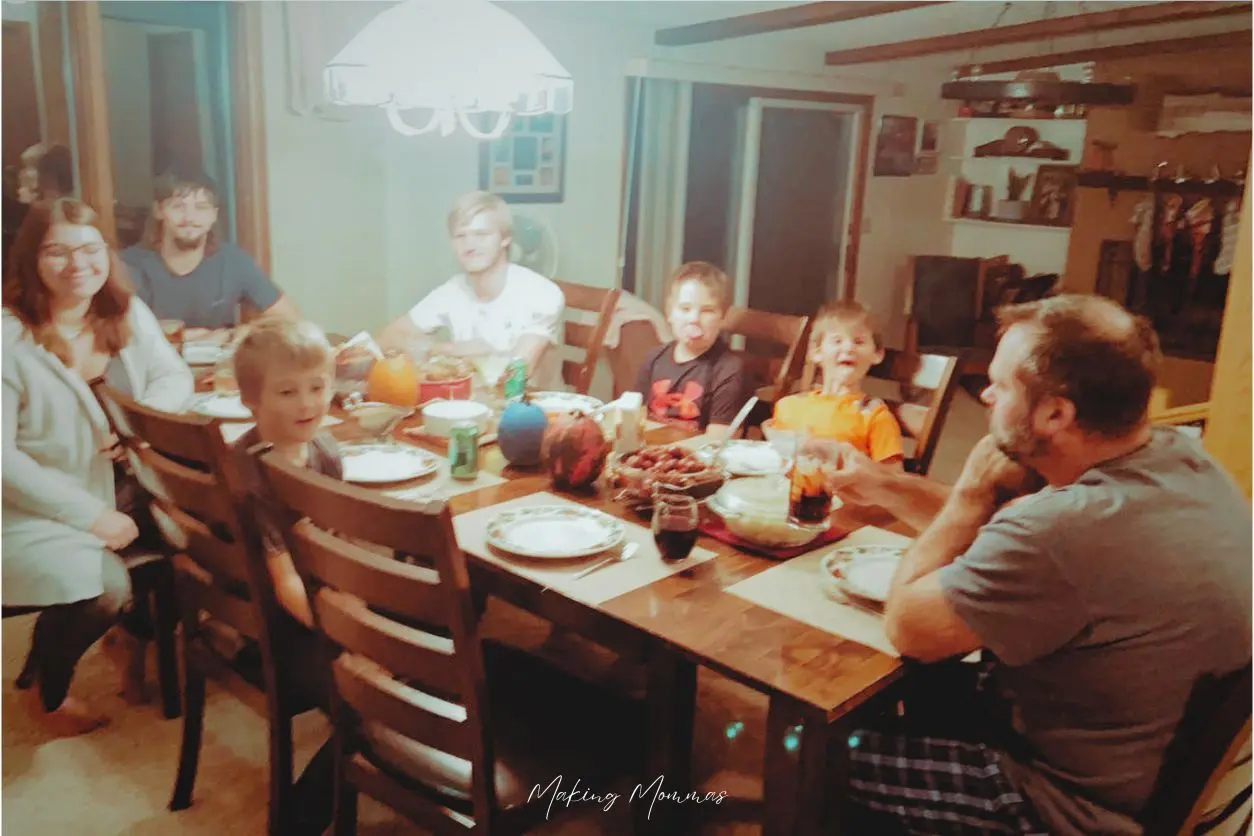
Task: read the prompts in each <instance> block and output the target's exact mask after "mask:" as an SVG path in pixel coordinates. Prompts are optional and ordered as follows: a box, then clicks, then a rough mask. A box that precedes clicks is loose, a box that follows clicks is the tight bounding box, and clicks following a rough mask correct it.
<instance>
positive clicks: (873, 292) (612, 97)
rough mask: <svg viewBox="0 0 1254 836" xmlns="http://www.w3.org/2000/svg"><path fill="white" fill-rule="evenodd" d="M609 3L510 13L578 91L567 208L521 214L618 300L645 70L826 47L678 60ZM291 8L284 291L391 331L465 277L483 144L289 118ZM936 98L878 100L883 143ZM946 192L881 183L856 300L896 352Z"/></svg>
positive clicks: (910, 182)
mask: <svg viewBox="0 0 1254 836" xmlns="http://www.w3.org/2000/svg"><path fill="white" fill-rule="evenodd" d="M317 5H318V6H319V7H337V8H336V9H335V12H334V14H335V20H336V23H337V26H348V27H356V28H359V27H360V26H362V25H364V24H365V23H366V22H367V21H368V20H370V19H371V18H372V17H373V16H374V15H376V14H378V13H379V11H381V10H382V9H384V8H386V7H387V5H389V4H386V3H374V2H361V3H356V2H354V3H342V2H331V3H319V4H317ZM595 5H596V4H595V3H586V4H575V3H510V4H509V5H508V9H509V11H510V12H511V13H513V14H515V15H516V16H517V17H518V18H519V19H520V20H522V21H523V22H524V23H526V24H527V25H528V27H529V28H531V30H532V31H533V32H534V33H535V34H536V35H537V37H539V38H540V40H541V41H543V42H544V43H545V44H546V46H548V48H549V49H550V51H552V52H553V54H554V55H555V56H556V57H557V58H558V60H560V61H561V62H562V63H563V64H564V65H565V66H566V68H567V69H568V70H569V71H570V72H571V74H572V76H573V77H574V78H575V82H576V83H575V109H574V111H573V113H572V114H571V115H570V117H569V119H570V121H569V124H568V127H567V159H566V172H565V178H566V191H565V198H564V200H563V202H561V203H557V204H515V205H513V207H512V208H513V210H514V212H515V213H516V214H527V215H531V216H534V217H537V218H540V219H542V220H544V221H547V222H548V224H549V225H550V226H551V227H552V229H553V230H554V232H555V233H556V235H557V238H558V240H559V247H560V266H559V274H560V275H561V277H562V278H564V279H566V280H568V281H573V282H579V283H583V284H588V285H595V286H602V287H608V286H612V285H614V284H615V283H616V282H617V280H618V265H617V261H618V237H619V218H620V214H621V208H620V202H621V199H622V182H623V174H624V152H625V139H626V137H625V132H626V91H627V86H626V71H627V67H628V65H629V63H630V62H631V61H632V60H634V59H639V58H664V59H665V60H669V61H701V62H704V63H707V64H709V65H711V66H718V67H737V68H742V69H743V68H755V69H760V70H776V71H779V70H783V71H797V70H805V71H807V72H809V73H810V74H812V75H817V73H816V72H815V71H816V68H820V67H821V66H822V50H821V49H820V48H818V47H816V48H815V49H814V50H813V52H812V54H811V53H805V54H801V53H800V52H799V51H797V50H769V49H768V50H764V49H761V48H755V47H751V46H749V40H750V39H741V40H737V41H728V42H723V43H718V44H707V45H702V46H700V47H689V48H681V49H663V48H659V47H656V46H654V45H653V42H652V35H653V30H652V28H651V27H645V26H639V25H630V24H621V23H617V22H614V21H608V20H604V19H600V18H598V17H597V16H596V15H592V14H589V13H587V12H588V7H592V6H595ZM729 5H730V4H729ZM281 6H282V4H264V15H263V43H264V50H265V57H264V70H265V72H264V85H265V93H266V113H267V125H266V128H267V150H268V156H269V166H270V172H269V177H270V182H269V185H270V228H271V247H272V259H273V265H274V266H273V269H274V273H275V279H276V280H277V281H278V282H279V283H280V284H281V285H282V286H283V287H284V289H285V290H286V291H288V292H290V293H292V295H293V297H294V298H295V300H296V302H297V303H298V304H299V305H300V306H301V308H302V310H304V311H306V312H307V313H308V314H309V315H310V316H312V317H313V318H315V319H317V320H319V321H321V322H324V323H325V324H327V325H328V327H332V328H333V330H340V331H347V330H352V331H356V330H359V329H361V328H371V329H375V328H378V327H380V326H381V325H382V324H383V323H384V322H385V321H387V320H388V319H390V318H392V317H395V316H397V315H399V314H401V313H403V312H404V311H405V310H406V309H407V308H408V307H410V306H411V305H413V304H414V303H415V302H417V301H418V300H419V299H420V298H422V296H423V295H424V294H426V293H428V292H429V291H430V290H431V289H432V288H434V287H436V286H437V285H438V284H439V283H440V282H442V281H444V280H445V279H446V278H448V276H449V275H451V274H452V273H454V272H455V271H456V263H455V260H454V258H453V255H452V252H451V250H450V248H449V243H448V237H447V233H446V231H445V217H446V214H447V211H448V207H449V205H450V204H451V203H452V201H453V200H454V199H455V198H456V197H457V196H458V195H460V194H462V193H464V192H466V191H469V190H471V189H475V188H478V186H479V143H478V142H477V141H476V140H474V139H473V138H471V137H469V136H467V135H465V134H463V133H461V132H458V133H455V134H453V135H452V136H447V137H445V136H440V135H439V134H431V135H425V136H419V137H404V136H401V135H400V134H398V133H397V132H396V131H394V130H392V128H391V127H390V126H389V125H388V123H387V119H386V117H385V116H384V115H383V114H382V113H381V112H378V111H370V110H367V109H351V110H347V111H346V112H345V114H344V116H345V117H346V118H347V121H342V122H341V121H330V120H326V119H320V118H318V117H316V116H298V115H296V114H295V113H293V112H292V111H291V110H289V108H288V107H287V99H288V95H287V93H288V78H287V73H288V66H287V62H286V57H285V56H286V36H285V30H284V20H283V15H282V11H281V8H280V7H281ZM576 6H579V7H583V8H582V9H577V8H575V7H576ZM844 75H847V76H851V75H852V74H850V73H848V72H846V73H845V74H844ZM868 85H871V86H874V87H878V88H879V89H885V90H891V89H900V87H901V85H900V84H897V83H896V82H893V81H891V80H885V79H883V78H876V79H862V80H861V81H857V82H855V81H851V82H850V87H851V90H850V92H859V93H861V92H865V91H866V90H867V88H868ZM854 88H856V89H854ZM933 94H934V91H933V90H932V89H930V88H929V89H928V90H927V91H926V95H917V94H913V93H911V94H909V95H906V96H899V97H896V98H888V99H884V100H877V104H876V111H875V119H874V122H873V125H872V143H873V142H874V134H875V132H876V131H878V122H879V116H880V115H881V114H882V113H901V114H907V115H917V116H919V117H920V119H922V118H925V117H927V116H931V117H932V118H941V117H943V116H946V115H951V112H952V107H951V106H950V103H947V102H942V101H941V100H940V99H939V96H936V95H933ZM940 153H941V155H942V156H943V155H944V154H945V153H947V151H946V149H945V148H942V149H941V151H940ZM868 164H869V160H868ZM943 180H944V177H943V175H942V174H939V173H938V174H936V175H928V176H914V177H908V178H889V177H871V176H869V173H868V177H867V180H866V183H867V188H866V196H865V203H864V225H863V233H862V241H861V247H860V256H859V265H858V287H857V291H856V296H857V298H858V299H859V300H860V301H862V302H863V303H864V304H867V305H869V306H870V307H871V308H872V309H873V310H874V311H875V313H876V314H877V315H878V316H879V317H880V319H881V320H882V321H884V324H885V327H886V331H887V334H888V337H889V342H890V344H895V345H900V341H901V335H902V332H903V331H904V328H903V327H902V326H903V322H904V318H903V316H902V314H901V310H902V307H903V304H904V299H905V294H904V285H903V284H902V283H901V280H900V276H901V275H902V274H904V270H905V265H906V263H907V259H908V256H909V255H910V254H912V253H915V252H944V251H945V250H944V247H945V246H946V244H947V240H946V237H945V236H946V235H947V232H948V231H947V230H946V229H945V225H944V224H943V223H942V222H941V220H940V207H941V205H942V196H943V191H944V182H943ZM330 277H334V278H330Z"/></svg>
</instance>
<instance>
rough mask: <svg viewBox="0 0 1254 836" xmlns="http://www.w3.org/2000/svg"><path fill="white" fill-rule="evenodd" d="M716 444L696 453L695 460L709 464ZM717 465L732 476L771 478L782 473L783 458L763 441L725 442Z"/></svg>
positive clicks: (736, 440) (737, 440)
mask: <svg viewBox="0 0 1254 836" xmlns="http://www.w3.org/2000/svg"><path fill="white" fill-rule="evenodd" d="M717 447H718V445H717V444H709V445H706V446H705V447H702V448H701V449H700V450H698V451H697V458H699V459H701V460H702V461H704V462H709V461H710V459H711V458H713V456H714V450H715V449H716V448H717ZM718 458H719V464H721V465H722V466H723V468H724V469H725V470H726V471H727V472H728V473H730V474H731V475H732V476H773V475H775V474H777V473H783V472H784V466H785V464H786V463H785V461H784V457H783V456H781V455H780V454H779V451H778V450H776V449H775V447H774V446H772V445H771V444H768V443H767V442H765V441H743V440H740V439H735V440H732V441H729V442H727V446H726V447H724V448H723V452H722V453H720V454H719V457H718Z"/></svg>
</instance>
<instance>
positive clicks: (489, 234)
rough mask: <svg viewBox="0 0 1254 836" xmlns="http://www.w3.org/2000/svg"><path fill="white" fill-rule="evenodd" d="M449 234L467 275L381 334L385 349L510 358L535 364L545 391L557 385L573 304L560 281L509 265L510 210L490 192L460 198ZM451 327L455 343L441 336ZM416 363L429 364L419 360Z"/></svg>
mask: <svg viewBox="0 0 1254 836" xmlns="http://www.w3.org/2000/svg"><path fill="white" fill-rule="evenodd" d="M448 229H449V235H450V237H451V238H452V242H453V250H454V252H455V253H456V254H457V261H458V263H459V264H460V265H461V267H462V270H463V271H464V272H463V273H459V274H458V275H456V276H453V278H451V279H449V280H448V281H446V282H444V283H443V284H441V285H440V286H439V287H437V288H436V289H435V290H433V291H431V292H430V293H429V294H427V296H426V297H425V298H424V299H422V300H421V301H420V302H418V304H416V305H414V306H413V307H412V308H410V310H409V311H408V312H407V313H405V314H404V315H402V316H401V317H400V318H398V319H397V320H396V321H395V322H393V323H392V324H390V325H388V326H387V327H386V328H385V329H384V330H383V332H382V333H381V334H380V335H379V339H378V342H379V345H380V347H382V348H383V349H385V350H386V349H398V350H401V351H405V352H409V353H411V354H415V353H418V354H421V353H429V354H442V355H448V356H454V357H467V358H475V357H484V356H488V355H492V354H505V355H510V356H514V357H521V358H522V359H523V360H524V361H526V363H527V377H528V380H529V381H531V383H532V385H533V386H535V387H537V388H546V389H548V388H556V387H557V386H558V383H559V378H558V371H559V369H560V361H559V358H558V356H557V353H556V352H554V351H552V350H551V348H552V347H553V346H555V345H559V344H560V342H561V337H560V332H559V330H558V329H559V327H560V323H561V319H562V310H563V308H564V307H565V304H566V301H565V298H564V297H563V295H562V291H561V289H560V288H559V287H558V286H557V285H556V284H554V283H553V282H551V281H549V280H548V279H546V278H545V277H544V276H541V275H540V274H539V273H536V272H535V271H533V270H529V269H527V268H526V267H523V266H522V265H519V264H511V263H510V261H509V245H510V235H511V231H512V226H511V220H510V214H509V207H508V206H506V205H505V201H503V200H501V198H499V197H497V196H496V195H493V194H489V193H487V192H471V193H469V194H467V195H463V196H462V197H460V198H458V200H457V202H456V203H454V204H453V209H452V211H451V212H449V216H448ZM441 328H446V329H447V332H448V341H447V342H445V341H439V340H437V339H436V338H435V334H436V332H437V331H438V330H439V329H441ZM415 359H419V360H420V359H422V358H421V357H416V358H415Z"/></svg>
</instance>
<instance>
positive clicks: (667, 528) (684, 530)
mask: <svg viewBox="0 0 1254 836" xmlns="http://www.w3.org/2000/svg"><path fill="white" fill-rule="evenodd" d="M700 522H701V512H700V509H699V508H698V507H697V501H696V500H695V499H693V498H692V497H691V496H687V495H686V494H680V493H670V492H667V491H654V492H653V542H655V543H657V548H658V551H659V552H661V554H662V559H663V560H683V559H684V558H685V557H687V556H688V555H689V554H691V553H692V547H693V546H695V545H696V543H697V527H698V525H699V524H700Z"/></svg>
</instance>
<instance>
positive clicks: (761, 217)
mask: <svg viewBox="0 0 1254 836" xmlns="http://www.w3.org/2000/svg"><path fill="white" fill-rule="evenodd" d="M861 119H862V108H861V107H860V106H858V105H846V104H836V103H828V102H812V101H802V100H794V99H767V98H752V99H750V100H749V101H748V103H747V104H746V105H745V106H744V107H742V108H740V110H739V112H738V113H737V126H736V127H737V131H736V138H735V146H734V151H733V154H732V176H731V180H732V189H731V195H730V198H731V199H730V200H729V201H728V207H729V217H728V231H729V234H728V238H727V255H726V264H727V266H728V274H729V275H730V276H731V278H732V282H733V287H734V293H733V299H734V303H735V304H736V305H741V306H747V307H751V308H754V309H757V310H764V311H771V312H774V313H785V314H795V315H809V314H812V313H814V311H815V310H816V309H817V308H818V307H819V306H820V305H822V304H823V303H824V302H827V301H829V300H833V299H839V298H842V297H843V296H844V295H845V294H846V292H847V290H848V289H849V288H851V287H852V286H853V284H852V283H853V265H852V259H849V258H846V255H847V252H848V248H849V247H850V245H851V221H852V206H853V195H854V184H855V182H856V180H857V176H856V175H857V170H856V164H857V154H856V141H857V137H858V136H860V133H861V124H860V121H861Z"/></svg>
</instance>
